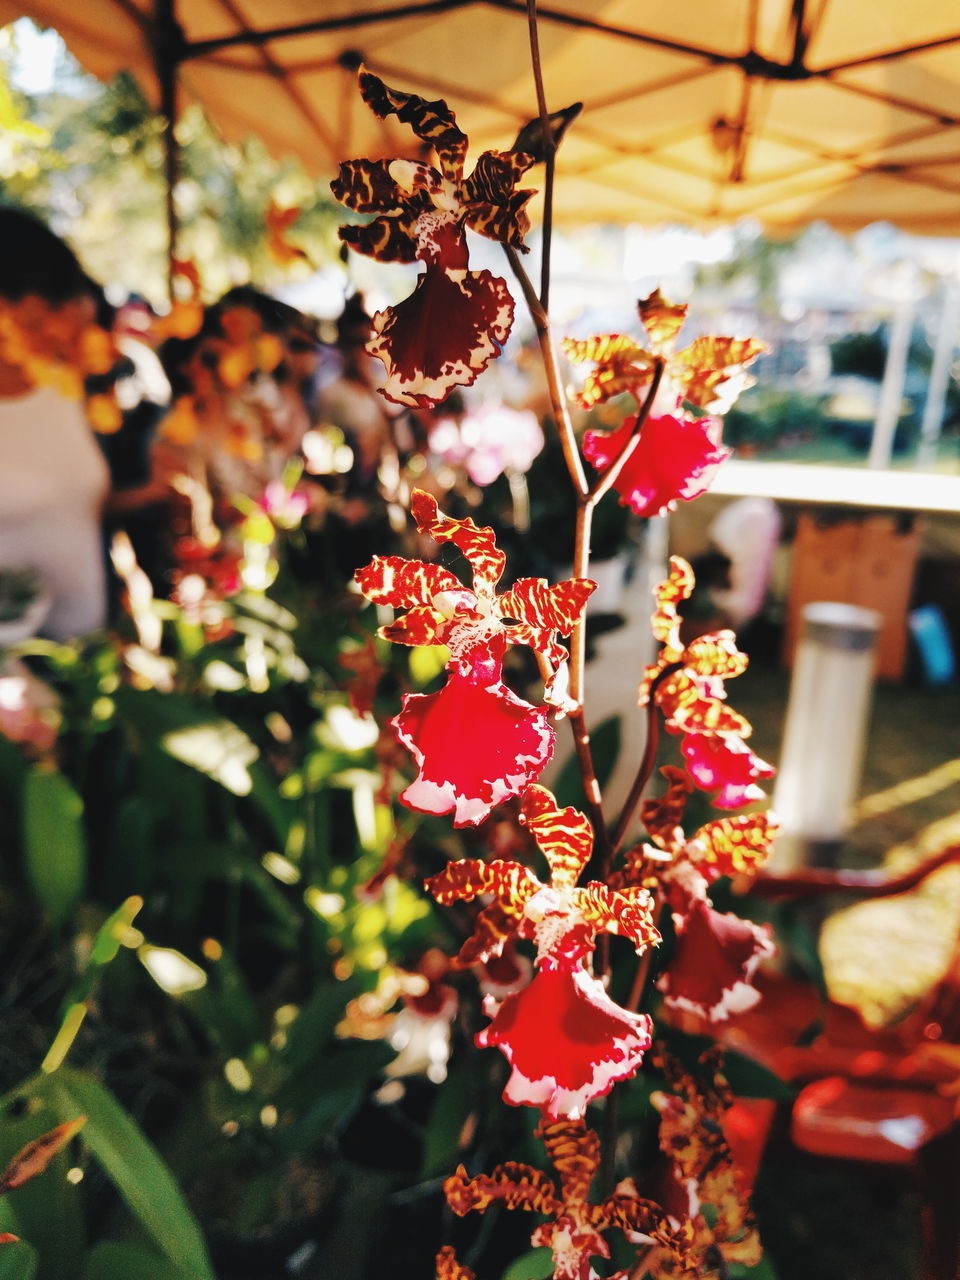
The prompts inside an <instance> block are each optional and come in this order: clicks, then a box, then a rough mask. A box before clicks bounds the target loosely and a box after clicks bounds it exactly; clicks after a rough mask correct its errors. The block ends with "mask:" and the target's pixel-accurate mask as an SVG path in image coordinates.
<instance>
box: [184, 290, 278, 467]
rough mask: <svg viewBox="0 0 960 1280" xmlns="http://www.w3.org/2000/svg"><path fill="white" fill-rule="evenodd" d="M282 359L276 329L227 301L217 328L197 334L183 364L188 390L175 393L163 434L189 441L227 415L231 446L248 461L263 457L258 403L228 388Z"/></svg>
mask: <svg viewBox="0 0 960 1280" xmlns="http://www.w3.org/2000/svg"><path fill="white" fill-rule="evenodd" d="M282 359H283V344H282V342H281V341H280V339H279V338H278V337H277V336H276V334H273V333H267V332H265V330H264V327H263V321H262V319H261V318H260V316H259V315H258V314H257V313H256V311H254V310H253V308H252V307H247V306H243V305H233V306H228V307H225V308H224V309H223V310H222V311H221V312H220V314H219V316H218V324H217V327H216V329H215V330H214V329H211V332H209V333H205V334H204V335H203V336H202V337H201V338H200V339H199V341H198V343H197V346H196V349H195V350H194V352H193V354H192V355H191V357H190V359H189V361H188V362H187V364H186V365H185V366H184V368H183V370H182V377H183V379H184V381H185V382H186V384H187V386H188V387H189V390H188V391H185V392H184V393H183V394H182V395H179V396H177V398H176V400H175V401H174V402H173V406H172V407H171V410H170V413H169V414H168V415H167V417H166V418H165V419H164V420H163V424H162V427H161V430H162V432H163V435H164V438H165V439H166V440H168V441H169V442H170V443H171V444H174V445H191V444H193V442H194V441H195V440H196V439H197V437H198V435H200V434H201V433H202V432H203V430H204V429H205V427H207V426H208V425H210V424H218V423H219V422H220V421H221V419H222V418H223V417H224V416H225V417H226V419H227V423H228V431H227V435H226V439H225V441H224V447H225V448H226V450H227V452H228V453H231V454H233V455H234V456H235V457H238V458H243V459H244V460H246V461H251V462H257V461H259V459H260V456H261V454H262V451H263V445H262V441H261V431H260V421H259V417H258V416H256V410H255V407H251V406H248V405H247V404H246V403H245V402H243V401H241V400H239V399H238V398H236V397H232V396H231V395H230V393H231V392H236V391H237V390H238V389H239V388H241V387H243V386H244V384H245V383H246V382H247V380H248V379H249V378H250V377H251V375H253V374H257V373H272V372H273V370H274V369H276V367H277V365H278V364H279V363H280V361H281V360H282ZM227 397H229V400H228V399H227ZM254 418H256V420H254Z"/></svg>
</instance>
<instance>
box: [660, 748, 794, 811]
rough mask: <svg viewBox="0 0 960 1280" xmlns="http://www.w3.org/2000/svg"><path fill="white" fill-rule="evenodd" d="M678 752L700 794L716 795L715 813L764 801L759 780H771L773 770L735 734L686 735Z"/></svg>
mask: <svg viewBox="0 0 960 1280" xmlns="http://www.w3.org/2000/svg"><path fill="white" fill-rule="evenodd" d="M680 750H681V751H682V752H683V757H684V759H685V760H686V762H687V771H688V772H689V774H690V777H691V778H692V779H693V780H694V782H695V783H696V784H697V786H698V787H700V788H701V789H702V790H703V791H716V792H717V793H718V794H717V795H715V796H714V797H713V803H714V804H715V805H716V806H717V808H718V809H739V808H740V806H741V805H745V804H749V803H750V802H751V801H752V800H765V799H766V794H765V792H763V791H762V790H761V789H760V787H758V786H757V779H758V778H772V777H773V775H774V774H775V773H776V769H774V768H773V766H772V765H769V764H767V762H766V761H765V760H761V759H760V757H759V756H755V755H754V754H753V752H752V751H751V750H750V748H749V747H748V746H747V744H746V743H745V742H744V741H743V739H742V738H740V737H738V736H737V735H736V734H718V735H712V734H705V733H686V734H684V736H683V741H682V742H681V744H680Z"/></svg>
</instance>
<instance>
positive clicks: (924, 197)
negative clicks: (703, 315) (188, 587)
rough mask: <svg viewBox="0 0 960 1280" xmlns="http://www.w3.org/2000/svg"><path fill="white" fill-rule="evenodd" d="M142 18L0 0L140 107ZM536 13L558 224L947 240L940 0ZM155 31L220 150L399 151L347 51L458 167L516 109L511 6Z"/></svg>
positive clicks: (276, 5)
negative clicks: (135, 83)
mask: <svg viewBox="0 0 960 1280" xmlns="http://www.w3.org/2000/svg"><path fill="white" fill-rule="evenodd" d="M166 3H167V4H169V0H166ZM157 4H159V5H160V9H161V12H162V8H163V4H164V0H82V2H80V3H78V0H25V2H24V3H21V0H0V21H9V20H12V19H13V18H16V17H20V16H24V15H26V16H28V17H30V18H32V19H33V20H34V21H36V22H37V23H39V24H41V25H46V26H53V27H56V28H57V30H58V31H59V32H60V33H61V35H62V36H63V38H64V39H65V41H66V43H67V45H68V46H69V47H70V49H71V50H72V51H73V53H74V54H75V55H76V57H77V58H78V59H79V60H80V61H81V62H82V63H83V64H84V65H85V66H86V67H88V68H89V69H90V70H91V71H93V72H95V73H96V74H97V75H98V76H101V77H106V76H110V75H112V74H113V73H115V72H117V71H119V70H121V69H124V68H126V69H129V70H130V71H132V72H133V73H134V74H135V75H136V76H137V77H138V79H139V80H140V82H141V84H143V85H144V87H145V89H146V90H147V92H148V93H151V94H152V96H153V97H154V99H155V100H156V99H157V98H158V97H159V93H158V87H157V86H158V81H157V74H156V69H155V68H156V60H155V56H154V53H153V51H152V50H153V36H152V33H153V32H154V31H155V30H156V29H157V25H156V20H155V8H154V6H155V5H157ZM539 12H540V30H541V45H542V54H543V69H544V82H545V86H546V93H547V97H548V102H549V105H550V107H551V109H557V108H560V107H564V106H567V105H568V104H569V103H571V102H573V101H576V100H580V101H582V102H583V103H584V110H583V114H582V115H581V117H580V119H579V120H578V121H577V122H576V123H575V124H574V126H573V127H572V128H571V130H570V132H569V134H568V136H567V138H566V140H565V142H564V144H563V147H562V150H561V153H560V157H559V161H558V186H557V200H556V210H557V216H558V217H559V218H560V219H561V220H566V221H579V222H586V221H598V222H628V221H638V222H643V223H648V224H656V223H661V222H684V223H687V224H689V225H694V226H709V225H715V224H717V223H721V222H729V221H732V220H734V219H737V218H740V217H745V216H752V217H756V218H759V219H761V220H762V221H763V222H764V223H765V224H766V225H767V226H768V227H769V228H771V229H774V230H775V229H777V228H782V229H784V230H787V229H790V228H794V227H797V226H801V225H803V224H805V223H807V222H809V221H811V220H812V219H815V218H824V219H826V220H828V221H829V222H831V223H832V224H833V225H834V226H836V227H838V228H841V229H844V230H850V229H853V228H856V227H860V226H863V225H864V224H865V223H868V222H871V221H875V220H880V219H886V220H889V221H891V222H894V223H897V224H898V225H899V226H901V227H904V228H907V229H909V230H913V231H916V232H920V233H928V234H947V235H955V234H958V233H960V163H958V162H960V7H958V5H957V3H956V0H914V2H913V3H905V0H595V2H594V3H593V4H591V3H590V0H544V3H543V4H542V5H541V6H539ZM176 19H177V21H178V22H179V25H180V28H181V31H182V40H181V43H180V45H179V48H178V49H176V61H177V63H178V65H179V83H180V84H181V85H182V87H183V90H185V92H186V93H187V94H188V95H189V96H190V97H192V98H195V99H197V100H198V101H200V102H201V103H202V104H203V105H204V107H205V108H206V109H207V111H208V113H209V115H210V117H211V118H212V120H213V121H214V122H215V123H216V124H217V125H218V126H219V127H220V129H221V130H222V131H223V132H224V134H226V135H227V136H229V137H232V138H239V137H242V136H244V135H246V134H249V133H255V134H259V135H260V136H261V137H262V138H263V139H264V141H265V142H266V143H267V144H268V145H269V146H270V147H271V148H272V149H273V150H275V151H276V152H277V153H280V154H282V153H286V152H294V153H296V154H297V155H299V156H301V157H302V158H303V160H304V161H305V162H306V163H307V165H308V166H309V167H310V168H311V169H312V170H313V171H314V172H316V173H318V174H321V175H322V174H332V173H333V172H334V170H335V167H336V164H337V162H338V161H340V160H342V159H352V158H355V157H359V156H367V157H371V158H375V157H379V156H399V155H404V154H407V155H412V154H415V151H414V139H413V138H412V135H411V134H410V133H409V131H408V130H406V129H405V128H404V126H402V125H399V124H398V123H397V121H396V120H395V119H392V120H390V121H388V122H386V123H381V122H379V121H377V120H376V119H375V118H374V117H373V116H372V115H371V113H370V112H369V110H368V109H367V107H366V106H365V105H364V103H363V102H362V100H361V99H360V96H359V94H358V92H357V89H356V75H355V70H356V66H357V63H358V61H359V60H360V59H361V58H362V60H363V61H364V62H365V63H366V65H367V66H368V67H369V68H370V70H372V71H374V72H375V73H376V74H377V75H379V76H381V77H382V78H383V79H384V80H386V81H387V83H388V84H391V85H393V86H395V87H397V88H401V89H404V90H407V91H412V92H415V93H419V94H421V95H423V96H426V97H430V98H436V97H444V98H446V99H447V101H448V102H449V104H450V105H451V107H453V109H454V110H455V111H456V113H457V117H458V121H459V123H460V124H461V127H463V128H464V129H465V131H466V132H467V133H468V134H469V135H470V138H471V146H472V153H473V154H474V155H475V154H477V153H478V152H479V151H480V150H482V149H486V148H490V147H494V148H505V147H509V146H510V144H511V142H512V141H513V138H514V136H515V134H516V132H517V129H518V126H519V125H521V124H522V123H523V122H524V121H526V120H527V119H529V118H530V117H531V116H532V115H534V114H535V111H536V104H535V97H534V90H533V81H532V77H531V73H530V56H529V49H528V38H527V18H526V7H525V5H524V4H523V3H520V2H518V0H179V4H178V9H177V12H176ZM311 28H313V29H311ZM251 38H252V39H253V40H254V41H255V43H252V44H251V43H249V41H250V40H251ZM167 47H168V48H169V47H170V44H169V43H168V45H167Z"/></svg>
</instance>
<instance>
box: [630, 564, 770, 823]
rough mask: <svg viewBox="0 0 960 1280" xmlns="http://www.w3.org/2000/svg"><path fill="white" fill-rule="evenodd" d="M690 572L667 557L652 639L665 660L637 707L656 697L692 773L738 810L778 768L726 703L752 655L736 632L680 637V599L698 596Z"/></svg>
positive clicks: (647, 677) (651, 674)
mask: <svg viewBox="0 0 960 1280" xmlns="http://www.w3.org/2000/svg"><path fill="white" fill-rule="evenodd" d="M693 585H694V579H693V570H692V569H691V568H690V566H689V564H687V562H686V560H683V559H681V558H680V556H671V557H670V574H669V576H668V577H667V579H666V580H665V581H664V582H661V583H660V585H659V586H658V587H657V590H656V602H657V607H656V610H655V612H654V615H653V634H654V637H655V638H656V639H657V640H659V641H660V642H661V645H662V648H661V650H660V656H659V659H658V660H657V662H656V664H655V665H654V666H651V667H648V668H647V670H646V672H645V673H644V678H643V681H642V682H641V685H640V692H639V699H638V701H639V705H640V706H641V707H642V706H646V704H647V703H648V702H649V701H650V699H651V697H652V698H653V699H654V701H655V702H656V704H657V706H658V707H659V708H660V710H661V711H662V712H663V716H664V723H665V724H666V727H667V729H668V730H669V731H670V732H671V733H680V734H683V735H684V737H683V742H682V743H681V750H682V752H683V755H684V758H685V759H686V761H687V768H688V770H689V772H690V776H691V778H692V779H693V781H694V782H695V783H696V785H697V786H698V787H700V788H702V789H703V790H705V791H712V792H716V793H717V795H716V797H715V798H714V803H715V804H716V805H717V806H718V807H719V808H721V809H736V808H739V807H740V806H741V805H743V804H746V803H748V802H749V801H751V800H760V799H763V798H764V792H763V791H762V790H761V789H760V788H759V787H758V786H757V785H756V783H757V779H759V778H771V777H773V774H774V772H775V770H774V769H773V768H772V766H771V765H769V764H767V763H766V762H765V761H764V760H761V759H760V758H759V756H755V755H754V754H753V752H752V751H751V750H750V749H749V747H747V745H746V744H745V742H744V741H743V740H744V738H746V737H748V736H749V734H750V733H751V727H750V723H749V721H748V720H746V719H745V718H744V717H743V716H742V715H740V714H739V712H736V711H734V710H733V708H732V707H729V706H728V705H727V703H726V696H727V692H726V685H725V681H727V680H730V679H732V678H733V677H734V676H738V675H741V674H742V673H743V672H744V671H745V670H746V668H747V656H746V654H744V653H741V652H740V650H739V649H738V648H737V642H736V636H735V635H734V634H733V632H732V631H715V632H713V633H712V634H710V635H705V636H697V638H696V639H695V640H692V641H691V642H690V644H688V645H684V644H683V642H682V641H681V639H680V613H679V605H680V602H681V601H683V600H686V599H688V598H689V596H690V595H691V593H692V591H693Z"/></svg>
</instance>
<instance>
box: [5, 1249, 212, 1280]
mask: <svg viewBox="0 0 960 1280" xmlns="http://www.w3.org/2000/svg"><path fill="white" fill-rule="evenodd" d="M193 1275H194V1273H193V1272H192V1271H184V1270H183V1268H182V1267H177V1266H174V1264H173V1263H172V1262H170V1261H168V1260H167V1259H166V1258H162V1257H160V1255H159V1254H156V1253H151V1252H150V1251H149V1250H147V1249H142V1248H140V1247H139V1246H138V1245H133V1244H126V1243H120V1242H119V1241H117V1240H103V1241H101V1243H100V1244H98V1245H97V1247H96V1248H95V1249H94V1250H93V1252H92V1253H90V1254H89V1255H88V1257H87V1260H86V1263H85V1265H84V1268H83V1272H82V1276H81V1280H192V1277H193ZM0 1277H2V1272H0Z"/></svg>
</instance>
